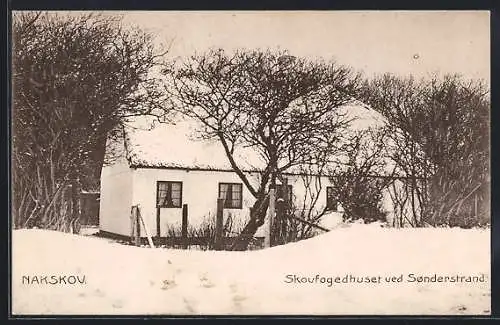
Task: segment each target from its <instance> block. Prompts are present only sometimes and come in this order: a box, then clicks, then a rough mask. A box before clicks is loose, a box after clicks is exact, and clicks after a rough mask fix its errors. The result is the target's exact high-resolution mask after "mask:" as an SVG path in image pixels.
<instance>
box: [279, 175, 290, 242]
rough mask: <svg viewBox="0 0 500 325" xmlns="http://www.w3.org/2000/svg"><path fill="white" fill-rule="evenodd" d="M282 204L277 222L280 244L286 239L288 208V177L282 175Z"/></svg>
mask: <svg viewBox="0 0 500 325" xmlns="http://www.w3.org/2000/svg"><path fill="white" fill-rule="evenodd" d="M282 183H283V185H282V186H283V206H282V207H281V208H282V209H281V218H280V221H279V222H280V224H279V230H278V231H279V232H278V234H279V237H278V238H279V241H280V244H284V243H285V241H286V232H287V218H286V215H287V214H288V211H289V209H290V192H289V191H288V178H287V177H283V181H282Z"/></svg>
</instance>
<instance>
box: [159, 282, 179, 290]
mask: <svg viewBox="0 0 500 325" xmlns="http://www.w3.org/2000/svg"><path fill="white" fill-rule="evenodd" d="M175 286H176V283H175V281H174V280H163V286H162V287H161V288H162V289H163V290H168V289H172V288H174V287H175Z"/></svg>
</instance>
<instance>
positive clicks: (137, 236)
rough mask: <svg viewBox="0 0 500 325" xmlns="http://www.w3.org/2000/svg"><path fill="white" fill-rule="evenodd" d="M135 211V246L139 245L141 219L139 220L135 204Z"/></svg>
mask: <svg viewBox="0 0 500 325" xmlns="http://www.w3.org/2000/svg"><path fill="white" fill-rule="evenodd" d="M134 213H135V216H134V217H135V227H136V228H135V229H136V230H135V246H141V220H139V218H140V216H139V208H138V206H137V205H136V206H135V209H134Z"/></svg>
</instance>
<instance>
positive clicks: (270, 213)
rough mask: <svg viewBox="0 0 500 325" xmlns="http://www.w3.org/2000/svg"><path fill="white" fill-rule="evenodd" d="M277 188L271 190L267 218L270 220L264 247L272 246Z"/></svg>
mask: <svg viewBox="0 0 500 325" xmlns="http://www.w3.org/2000/svg"><path fill="white" fill-rule="evenodd" d="M274 191H275V189H274V188H271V189H270V190H269V209H268V210H267V212H268V213H267V216H268V218H267V220H268V226H267V228H266V235H265V237H264V247H266V248H268V247H271V234H272V229H273V219H274V210H275V209H274V205H275V202H276V200H275V195H274V194H275V193H274Z"/></svg>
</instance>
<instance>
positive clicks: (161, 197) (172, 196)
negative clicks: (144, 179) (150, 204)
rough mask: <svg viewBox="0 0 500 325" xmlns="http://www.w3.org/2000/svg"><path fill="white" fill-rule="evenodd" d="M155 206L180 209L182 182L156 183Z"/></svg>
mask: <svg viewBox="0 0 500 325" xmlns="http://www.w3.org/2000/svg"><path fill="white" fill-rule="evenodd" d="M156 206H157V207H159V208H180V207H181V206H182V182H158V183H157V184H156Z"/></svg>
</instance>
